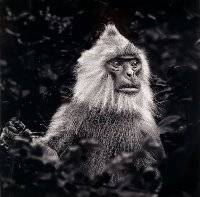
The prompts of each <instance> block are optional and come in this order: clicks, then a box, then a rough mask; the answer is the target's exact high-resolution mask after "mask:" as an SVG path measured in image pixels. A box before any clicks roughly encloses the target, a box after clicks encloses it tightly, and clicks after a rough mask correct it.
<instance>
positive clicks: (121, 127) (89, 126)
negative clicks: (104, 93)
mask: <svg viewBox="0 0 200 197" xmlns="http://www.w3.org/2000/svg"><path fill="white" fill-rule="evenodd" d="M79 137H80V138H92V139H95V140H96V141H97V142H98V144H99V146H100V148H101V150H102V151H103V150H105V151H107V152H115V153H120V152H122V151H131V150H133V149H137V145H138V142H137V141H138V131H136V125H135V122H134V121H133V120H132V119H130V118H123V117H120V116H117V117H116V116H115V117H114V116H91V117H88V118H87V119H86V120H84V121H83V123H82V125H81V127H80V130H79Z"/></svg>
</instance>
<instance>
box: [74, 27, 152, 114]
mask: <svg viewBox="0 0 200 197" xmlns="http://www.w3.org/2000/svg"><path fill="white" fill-rule="evenodd" d="M136 52H137V53H138V54H139V55H140V57H141V60H142V66H143V67H142V69H143V81H142V84H141V90H140V92H139V94H138V95H136V96H134V95H127V94H123V93H116V92H114V84H113V80H112V77H111V76H110V75H109V73H108V72H107V71H106V70H105V66H104V65H105V64H106V62H107V61H108V60H110V59H112V58H114V57H116V56H118V55H123V54H133V53H136ZM149 78H150V71H149V66H148V62H147V60H146V57H145V55H144V52H143V51H141V50H140V49H138V48H137V47H135V46H134V45H133V44H132V43H130V42H129V41H128V40H127V39H126V38H125V37H124V36H123V35H121V34H120V33H119V31H118V30H117V29H116V27H115V26H114V25H107V26H106V27H105V30H104V32H103V33H102V34H101V35H100V37H99V39H98V40H97V42H96V44H95V45H94V46H93V47H92V48H91V49H89V50H87V51H85V52H83V53H82V55H81V57H80V58H79V59H78V65H77V83H76V85H75V89H74V99H75V100H76V102H80V103H82V102H84V103H87V104H88V105H89V107H90V108H93V107H99V108H101V109H105V108H108V109H115V110H116V112H121V111H129V112H133V111H134V112H137V113H139V114H141V115H142V116H143V117H152V115H151V114H152V108H153V96H152V92H151V89H150V87H149Z"/></svg>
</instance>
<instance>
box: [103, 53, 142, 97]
mask: <svg viewBox="0 0 200 197" xmlns="http://www.w3.org/2000/svg"><path fill="white" fill-rule="evenodd" d="M106 67H107V69H108V72H109V73H110V74H111V75H112V76H113V80H114V84H115V90H116V91H117V92H123V93H125V94H137V93H139V91H140V87H141V83H140V81H141V72H142V65H141V59H140V58H139V57H138V56H132V55H131V56H120V57H116V58H114V59H112V60H110V61H109V62H108V63H107V65H106Z"/></svg>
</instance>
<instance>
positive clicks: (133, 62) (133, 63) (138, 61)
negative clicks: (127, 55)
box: [131, 58, 140, 67]
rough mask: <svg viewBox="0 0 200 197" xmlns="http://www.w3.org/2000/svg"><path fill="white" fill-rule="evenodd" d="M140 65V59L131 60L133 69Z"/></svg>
mask: <svg viewBox="0 0 200 197" xmlns="http://www.w3.org/2000/svg"><path fill="white" fill-rule="evenodd" d="M139 63H140V60H139V59H138V58H134V59H133V60H131V64H132V66H133V67H137V65H138V64H139Z"/></svg>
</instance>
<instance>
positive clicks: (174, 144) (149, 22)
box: [0, 0, 200, 197]
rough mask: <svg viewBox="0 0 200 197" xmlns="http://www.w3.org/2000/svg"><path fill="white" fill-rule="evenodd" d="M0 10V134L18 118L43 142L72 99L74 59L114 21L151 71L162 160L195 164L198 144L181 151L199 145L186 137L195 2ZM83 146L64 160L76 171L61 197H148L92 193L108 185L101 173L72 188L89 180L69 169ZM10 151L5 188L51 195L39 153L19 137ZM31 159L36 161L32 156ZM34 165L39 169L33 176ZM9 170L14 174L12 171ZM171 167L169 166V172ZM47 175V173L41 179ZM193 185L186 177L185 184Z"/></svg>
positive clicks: (193, 99)
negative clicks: (27, 188) (51, 123)
mask: <svg viewBox="0 0 200 197" xmlns="http://www.w3.org/2000/svg"><path fill="white" fill-rule="evenodd" d="M0 3H1V5H2V8H3V9H2V14H3V17H2V18H1V32H0V33H1V40H0V47H1V49H2V50H1V59H0V66H1V72H0V75H1V81H0V88H1V98H2V99H1V105H2V106H1V113H2V114H3V115H2V117H1V124H2V125H1V126H2V127H3V126H5V124H6V122H8V121H9V120H10V118H11V117H13V116H17V117H18V118H20V119H21V120H23V122H24V123H25V125H27V126H28V127H29V128H30V129H31V131H32V132H33V133H35V134H37V135H38V134H39V133H40V135H43V133H44V132H45V131H46V129H47V125H48V123H49V120H50V117H51V116H52V114H53V113H54V112H55V110H56V108H57V107H58V105H60V103H61V101H62V100H67V101H69V100H70V98H71V96H72V89H73V85H74V82H75V76H74V72H73V71H74V65H75V64H76V60H77V58H78V57H79V56H80V53H81V52H82V51H83V50H85V49H87V48H90V47H91V45H92V44H93V43H94V41H95V39H96V38H97V37H98V35H99V33H100V32H101V30H102V29H103V25H104V24H105V23H107V22H108V21H113V22H114V23H115V24H116V25H117V27H118V28H119V29H120V31H121V32H122V33H123V34H124V35H125V36H127V38H128V39H130V40H132V41H133V43H135V44H137V45H138V46H140V47H142V48H145V51H146V52H147V56H148V57H149V62H150V66H151V70H152V71H153V75H152V79H151V85H152V88H153V90H154V95H155V102H156V104H157V106H158V112H157V114H158V116H157V122H158V123H159V126H160V127H161V133H162V135H161V137H162V141H163V143H164V147H165V150H166V153H167V156H169V157H170V156H171V155H173V154H175V156H174V157H175V158H176V157H177V158H179V157H178V156H177V155H179V154H180V155H187V154H188V151H190V152H192V153H193V152H194V153H195V154H196V155H195V154H194V156H193V157H197V155H198V153H196V152H197V151H196V150H197V145H194V147H191V150H190V148H188V146H186V145H185V141H186V142H188V141H189V142H190V144H192V140H193V138H195V139H196V138H198V137H196V136H195V137H193V138H192V137H191V138H186V137H188V136H193V133H195V132H197V131H198V129H197V125H198V123H199V111H200V110H199V109H200V102H199V101H200V94H199V90H200V88H199V84H200V80H199V76H200V73H199V65H200V64H199V62H200V55H199V54H200V53H199V52H200V48H199V21H200V13H199V10H198V5H199V4H198V3H197V2H196V1H185V0H174V1H171V0H166V1H162V2H161V1H157V0H153V1H151V3H149V2H148V1H144V0H142V1H131V0H124V1H118V0H117V1H110V0H91V1H88V0H86V1H85V0H84V1H83V0H76V1H71V0H70V1H66V0H60V1H59V2H58V1H53V0H48V1H47V0H34V1H33V0H22V1H15V0H5V1H1V2H0ZM98 29H99V31H98ZM191 133H192V134H191ZM197 136H198V135H197ZM185 138H186V139H185ZM82 143H83V142H82ZM85 143H86V144H87V143H88V144H89V145H88V146H87V145H86V144H85V145H84V143H83V144H82V145H81V144H79V145H78V146H76V147H72V148H71V150H70V151H71V152H70V153H69V154H68V156H66V157H67V158H66V159H67V160H68V163H69V164H70V163H71V166H70V165H69V166H68V165H66V168H67V169H70V168H73V169H74V170H72V172H71V173H72V174H70V173H69V172H67V173H66V172H65V173H63V175H60V177H62V178H60V182H59V184H61V185H65V191H66V193H67V192H69V190H70V192H74V193H73V196H75V195H74V194H75V193H76V194H77V196H94V195H95V196H148V194H144V193H143V192H141V193H140V194H139V192H136V193H134V192H133V191H132V192H133V193H134V194H133V193H130V192H128V191H120V192H115V191H113V190H112V189H110V190H109V191H108V190H106V192H108V193H106V192H105V191H104V190H103V191H102V190H101V189H100V190H99V191H98V192H97V191H96V190H95V191H94V190H93V189H94V187H96V185H103V184H104V183H106V182H107V181H108V179H109V178H108V176H107V174H104V175H102V176H100V177H97V178H96V180H95V181H94V180H93V182H92V183H91V185H93V186H91V185H90V186H88V185H86V186H76V185H73V184H72V183H73V181H74V180H75V178H74V177H76V176H79V177H81V178H80V179H81V180H84V181H86V180H87V181H89V180H88V177H84V176H82V175H80V174H79V172H78V171H77V169H78V167H77V166H76V167H75V166H73V165H74V164H78V162H76V163H73V159H72V158H75V160H74V161H77V160H78V159H84V157H82V156H83V155H84V151H83V150H84V149H85V148H86V149H87V148H88V147H90V145H91V146H92V147H93V146H95V143H93V142H91V141H90V142H85ZM147 144H148V143H147ZM197 144H198V143H197ZM16 146H17V147H18V148H17V149H13V152H9V151H8V150H7V149H6V147H4V146H1V148H0V157H1V160H4V161H5V162H4V163H2V162H1V163H0V167H1V169H2V168H3V169H4V170H3V171H2V172H3V176H4V186H5V187H7V186H8V185H13V187H15V186H16V183H19V182H18V181H22V182H23V184H27V185H28V184H30V185H31V188H32V186H34V185H35V186H34V187H35V188H37V187H44V188H45V187H47V186H48V188H51V187H50V186H49V185H51V186H52V188H54V186H55V185H56V184H55V176H57V175H55V174H56V173H57V170H56V169H55V166H54V164H49V165H50V166H51V167H48V168H46V167H44V166H43V165H46V164H44V163H48V161H46V159H47V158H44V157H42V155H43V151H44V150H43V148H42V147H40V146H37V147H35V148H33V147H30V145H29V143H28V141H27V140H24V138H23V139H21V138H18V139H17V142H16ZM155 147H156V146H155ZM186 147H187V148H186ZM193 149H194V150H193ZM176 150H178V152H179V154H177V153H176ZM183 150H184V151H183ZM32 154H33V155H34V154H36V155H35V156H34V157H32V156H31V155H32ZM75 155H76V156H75ZM189 155H190V154H189ZM191 155H193V154H191ZM29 157H30V158H29ZM40 157H41V158H40ZM122 157H123V156H122ZM127 157H128V156H127ZM130 157H131V158H132V156H130ZM130 157H128V158H123V159H124V161H123V160H120V162H119V163H120V165H121V163H123V162H125V161H127V162H128V161H130ZM25 158H29V159H30V161H31V162H33V163H34V162H35V165H36V166H35V167H34V166H32V167H30V168H27V172H26V171H24V172H22V171H23V170H22V169H25V168H24V166H23V165H25V164H26V165H29V164H30V163H31V162H29V161H27V160H29V159H27V160H26V159H25ZM32 160H36V161H32ZM44 160H45V161H44ZM190 160H191V161H193V160H194V161H193V162H192V163H195V164H196V162H197V161H196V158H192V159H191V158H190ZM180 161H181V159H180ZM18 162H19V164H20V165H18V164H17V163H18ZM173 162H174V161H173ZM187 162H189V161H187ZM187 162H186V163H187ZM72 163H73V165H72ZM125 163H126V162H125ZM177 163H179V162H177ZM189 163H190V162H189ZM37 165H38V166H40V167H41V169H39V168H38V169H37ZM59 165H61V164H59ZM63 165H64V164H63ZM127 165H128V164H127ZM171 165H172V164H171ZM13 166H15V167H14V168H16V169H19V170H14V169H13ZM20 166H21V167H20ZM42 166H43V167H42ZM61 166H62V165H61ZM173 167H174V166H173V165H172V169H173ZM45 168H46V169H47V172H46V171H45V172H43V170H44V169H45ZM49 168H50V169H51V170H49ZM75 168H76V170H75ZM186 168H187V170H188V171H189V172H190V170H191V169H190V168H189V167H188V166H187V167H186ZM177 169H179V167H177ZM181 169H182V168H181ZM151 170H152V169H151ZM151 170H150V171H151ZM187 170H186V169H184V170H183V171H182V173H180V174H185V171H187ZM30 171H32V172H31V173H30ZM152 171H154V170H152ZM176 171H178V170H175V171H174V172H173V173H172V174H173V176H174V177H173V176H172V177H173V178H172V179H174V180H177V179H178V178H179V175H177V174H176ZM13 172H14V173H19V174H18V175H17V174H16V175H14V177H15V178H14V179H15V181H16V180H17V181H16V182H15V181H14V180H13V179H10V178H6V176H7V177H12V176H11V175H13ZM61 172H62V170H61ZM197 172H198V169H197V167H192V171H191V172H190V173H186V174H190V175H191V174H197ZM7 173H8V174H7ZM20 173H24V175H21V174H20ZM29 173H30V174H29ZM148 173H149V171H148ZM148 173H147V174H148ZM61 174H62V173H61ZM150 174H151V173H150ZM5 175H6V176H5ZM1 176H2V175H1ZM25 176H27V177H29V178H28V179H27V182H26V179H25V180H20V179H21V178H20V177H22V179H23V177H25ZM35 176H36V177H37V178H36V179H35V178H34V177H35ZM131 176H132V175H131ZM156 176H157V175H156ZM167 176H168V175H166V177H165V178H167ZM16 177H18V178H16ZM39 177H40V178H39ZM32 179H33V180H32ZM191 179H192V178H191ZM193 179H194V178H193ZM193 179H192V180H193ZM31 180H32V181H31ZM63 180H64V181H63ZM66 180H67V181H66ZM130 180H132V178H131V179H130ZM192 180H190V178H187V177H186V178H185V182H187V181H188V182H192ZM195 180H196V179H195ZM70 181H72V182H71V183H70ZM87 181H86V182H87ZM22 182H20V184H21V183H22ZM89 182H90V181H89ZM130 182H131V181H130ZM179 182H180V181H179ZM40 183H44V185H43V186H42V184H40ZM20 184H18V187H19V188H20V189H21V190H24V189H25V187H24V186H23V185H22V184H21V185H20ZM45 184H46V186H45ZM59 184H57V185H58V188H60V186H59ZM53 185H54V186H53ZM183 186H185V185H184V184H183ZM56 187H57V186H56ZM193 187H195V186H193ZM190 188H192V186H191V185H189V186H187V185H186V186H185V187H181V189H182V190H188V189H190ZM37 189H38V188H37ZM58 190H59V189H58ZM168 190H169V188H168ZM59 191H60V190H59ZM79 191H81V192H79ZM173 192H174V191H173ZM97 193H98V194H97ZM175 193H176V192H175ZM67 194H68V193H67ZM70 194H71V193H70ZM178 195H179V196H184V197H185V196H190V194H188V192H187V191H179V194H178ZM26 196H27V195H26ZM149 196H151V194H149Z"/></svg>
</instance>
